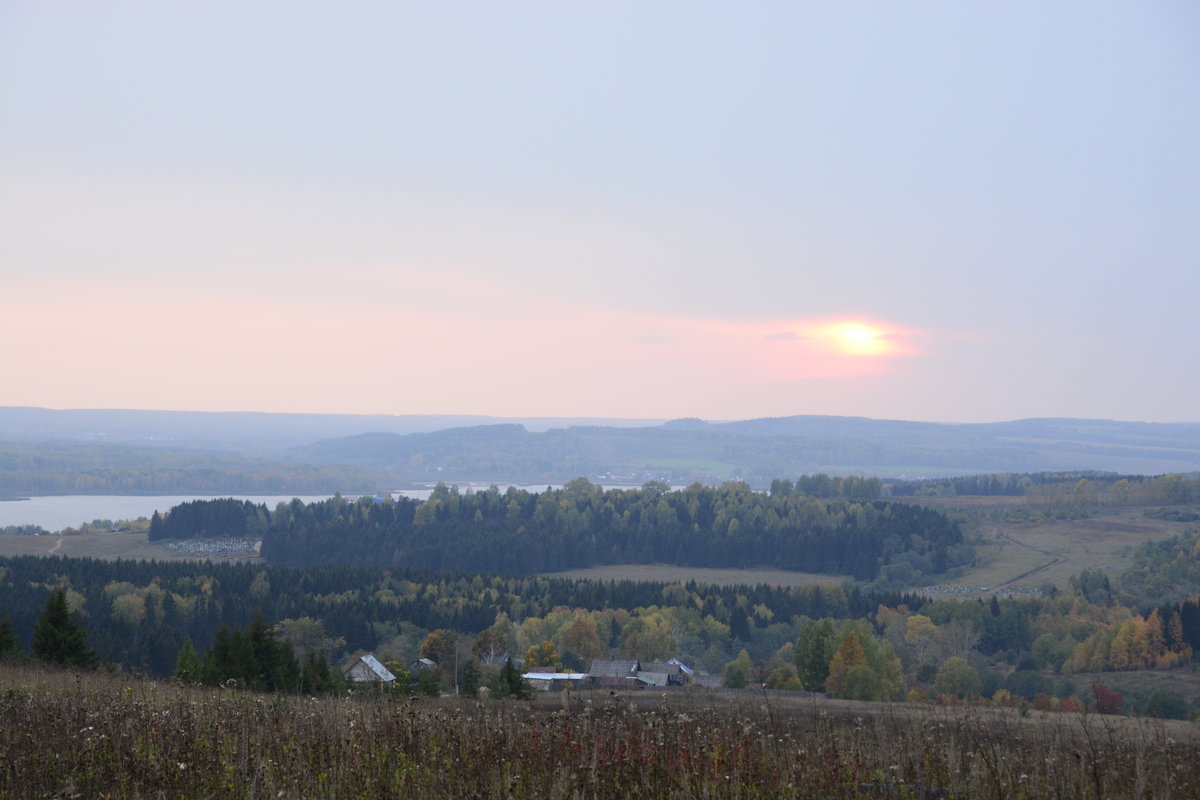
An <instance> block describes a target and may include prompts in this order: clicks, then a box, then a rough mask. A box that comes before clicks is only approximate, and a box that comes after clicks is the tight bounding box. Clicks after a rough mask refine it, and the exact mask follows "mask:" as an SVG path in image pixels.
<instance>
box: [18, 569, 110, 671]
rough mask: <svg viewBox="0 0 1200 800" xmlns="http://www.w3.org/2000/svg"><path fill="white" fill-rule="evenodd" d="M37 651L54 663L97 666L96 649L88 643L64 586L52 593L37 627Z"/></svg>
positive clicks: (35, 640)
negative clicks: (74, 614)
mask: <svg viewBox="0 0 1200 800" xmlns="http://www.w3.org/2000/svg"><path fill="white" fill-rule="evenodd" d="M33 654H34V655H35V656H36V657H38V658H40V659H41V660H43V661H49V662H51V663H54V664H62V665H66V666H73V667H84V668H86V669H91V668H93V667H95V666H96V663H97V658H96V652H95V651H94V650H89V649H88V646H87V631H85V630H84V629H83V626H82V625H80V624H79V623H78V622H76V621H75V620H74V619H72V618H71V609H70V607H69V606H68V605H67V593H66V592H65V591H63V590H62V589H59V590H58V591H56V592H54V593H52V594H51V595H50V599H49V600H47V601H46V610H45V611H43V612H42V616H41V617H39V618H38V622H37V627H36V628H34V629H33Z"/></svg>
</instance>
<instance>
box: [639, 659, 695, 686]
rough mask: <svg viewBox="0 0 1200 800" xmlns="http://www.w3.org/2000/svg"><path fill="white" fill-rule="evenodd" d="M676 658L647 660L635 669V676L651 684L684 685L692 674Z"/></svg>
mask: <svg viewBox="0 0 1200 800" xmlns="http://www.w3.org/2000/svg"><path fill="white" fill-rule="evenodd" d="M689 672H691V670H686V671H685V668H684V666H683V664H682V663H681V662H680V661H679V660H678V659H671V660H670V661H647V662H646V663H644V664H642V665H641V668H640V669H639V670H638V671H637V677H639V678H642V679H643V680H645V681H647V682H648V683H650V684H651V685H653V686H686V685H687V684H688V683H689V682H690V681H691V678H692V676H691V675H689V674H688V673H689Z"/></svg>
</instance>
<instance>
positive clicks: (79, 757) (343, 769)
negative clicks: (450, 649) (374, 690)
mask: <svg viewBox="0 0 1200 800" xmlns="http://www.w3.org/2000/svg"><path fill="white" fill-rule="evenodd" d="M0 753H3V769H0V796H4V797H129V798H139V797H219V798H225V797H230V798H242V797H246V798H250V797H320V798H334V797H354V798H376V797H379V798H383V797H421V798H612V797H628V798H729V799H730V800H732V799H733V798H751V797H754V798H757V797H788V798H800V797H805V798H807V797H821V798H934V797H936V798H968V797H970V798H974V797H997V798H1000V797H1003V798H1014V799H1017V800H1019V799H1020V798H1041V797H1061V798H1068V797H1069V798H1127V797H1128V798H1132V797H1138V798H1183V797H1197V796H1200V730H1198V729H1197V728H1196V726H1194V725H1191V724H1188V723H1182V722H1157V721H1149V720H1135V719H1127V718H1114V717H1098V716H1096V715H1083V714H1041V713H1039V712H1036V711H1035V712H1031V713H1029V715H1028V716H1026V717H1023V716H1021V715H1019V713H1018V712H1017V711H1016V710H1013V709H970V708H968V709H962V708H944V707H937V706H919V705H907V704H906V705H883V704H866V703H851V702H847V701H830V700H823V699H808V698H800V697H796V696H788V695H785V694H784V693H773V694H772V695H771V696H765V695H763V694H761V693H744V692H732V691H730V692H723V691H706V690H695V691H692V690H679V691H676V692H671V693H657V692H644V693H617V694H612V693H608V692H594V693H589V692H581V691H577V692H575V693H574V697H573V698H571V699H570V700H569V701H568V700H567V698H566V697H564V696H563V695H561V694H554V695H541V696H539V697H538V698H537V699H536V700H534V701H533V702H521V701H488V700H471V699H466V698H462V699H456V698H441V699H425V698H423V699H420V700H415V699H410V698H406V697H389V696H379V695H373V694H370V693H367V694H362V693H357V694H351V695H342V696H339V697H329V698H312V697H303V696H302V697H291V696H288V697H284V696H272V695H256V694H249V693H245V692H241V691H237V690H230V689H201V688H197V687H185V686H179V685H175V684H171V683H155V682H152V681H147V680H142V679H134V678H130V677H128V676H120V675H116V676H107V675H103V674H87V675H78V674H72V673H66V672H58V671H55V670H49V669H44V668H24V667H14V666H5V665H0Z"/></svg>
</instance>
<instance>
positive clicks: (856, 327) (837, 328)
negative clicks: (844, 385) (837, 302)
mask: <svg viewBox="0 0 1200 800" xmlns="http://www.w3.org/2000/svg"><path fill="white" fill-rule="evenodd" d="M823 334H824V335H825V337H827V338H829V339H831V340H833V343H834V344H835V345H836V346H837V348H838V349H839V350H841V351H842V352H843V353H846V354H849V355H856V356H879V355H885V354H887V353H888V352H890V351H891V350H892V348H891V344H890V342H889V341H888V339H887V338H886V336H885V334H884V332H883V331H882V330H880V329H879V328H876V327H873V326H871V325H867V324H864V323H862V322H839V323H837V324H835V325H830V326H829V327H828V328H826V329H825V330H824V331H823Z"/></svg>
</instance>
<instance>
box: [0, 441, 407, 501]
mask: <svg viewBox="0 0 1200 800" xmlns="http://www.w3.org/2000/svg"><path fill="white" fill-rule="evenodd" d="M395 480H396V478H395V476H394V475H391V474H390V473H388V472H387V471H385V470H379V469H374V468H371V467H362V466H341V465H336V464H312V463H301V462H296V461H263V460H256V459H248V458H241V457H238V456H233V455H228V454H221V453H210V452H204V451H199V450H171V449H167V448H162V447H142V448H139V447H121V446H115V445H102V444H77V443H68V442H42V443H39V444H27V443H11V442H10V443H2V442H0V495H53V494H182V493H190V492H195V493H197V494H220V493H229V494H289V493H292V494H324V493H330V492H337V491H378V490H380V489H384V488H387V487H390V486H392V485H393V484H394V482H395Z"/></svg>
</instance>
